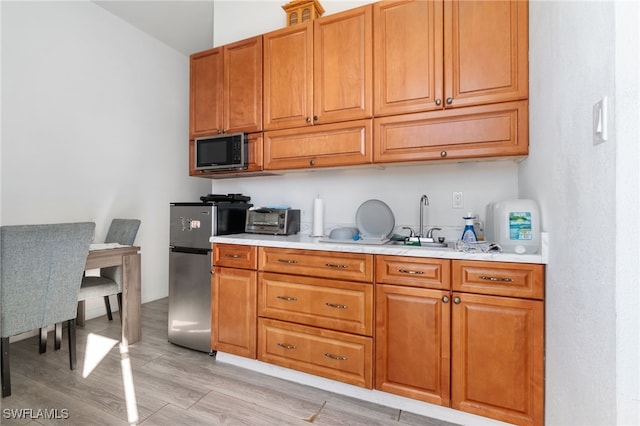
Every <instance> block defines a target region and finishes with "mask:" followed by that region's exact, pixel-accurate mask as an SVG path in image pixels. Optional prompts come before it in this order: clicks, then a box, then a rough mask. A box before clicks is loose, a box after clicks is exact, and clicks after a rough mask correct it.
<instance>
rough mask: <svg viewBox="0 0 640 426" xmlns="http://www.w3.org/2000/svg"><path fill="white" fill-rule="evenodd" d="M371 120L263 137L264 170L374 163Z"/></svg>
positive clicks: (272, 133) (293, 130) (282, 131)
mask: <svg viewBox="0 0 640 426" xmlns="http://www.w3.org/2000/svg"><path fill="white" fill-rule="evenodd" d="M371 127H372V123H371V119H367V120H357V121H348V122H344V123H334V124H323V125H320V126H314V127H311V128H306V129H287V130H276V131H272V132H265V133H264V169H265V170H286V169H305V168H316V167H336V166H352V165H360V164H369V163H371V158H372V155H371V139H372V135H371Z"/></svg>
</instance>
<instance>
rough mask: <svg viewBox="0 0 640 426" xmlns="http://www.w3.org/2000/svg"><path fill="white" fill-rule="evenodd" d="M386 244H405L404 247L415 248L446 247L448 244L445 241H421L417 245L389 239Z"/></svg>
mask: <svg viewBox="0 0 640 426" xmlns="http://www.w3.org/2000/svg"><path fill="white" fill-rule="evenodd" d="M386 245H391V246H405V247H415V248H431V249H448V248H449V244H447V243H437V242H421V243H420V245H419V246H416V245H412V244H405V242H404V241H393V240H392V241H389V242H388V243H387V244H386Z"/></svg>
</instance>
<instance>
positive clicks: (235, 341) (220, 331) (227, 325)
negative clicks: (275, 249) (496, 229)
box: [211, 243, 257, 359]
mask: <svg viewBox="0 0 640 426" xmlns="http://www.w3.org/2000/svg"><path fill="white" fill-rule="evenodd" d="M256 252H257V249H256V247H254V246H245V245H235V244H218V243H215V244H213V254H212V256H213V264H214V267H213V274H212V276H211V306H212V310H211V347H212V348H213V349H215V350H217V351H221V352H227V353H230V354H234V355H239V356H243V357H247V358H253V359H255V358H256V344H257V323H256V322H257V272H256V267H257V256H256Z"/></svg>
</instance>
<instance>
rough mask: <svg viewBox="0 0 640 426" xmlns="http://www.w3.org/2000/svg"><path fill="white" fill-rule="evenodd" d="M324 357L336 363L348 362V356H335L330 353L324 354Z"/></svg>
mask: <svg viewBox="0 0 640 426" xmlns="http://www.w3.org/2000/svg"><path fill="white" fill-rule="evenodd" d="M324 356H326V357H327V358H331V359H335V360H336V361H346V360H347V357H346V356H340V355H334V354H330V353H329V352H327V353H326V354H324Z"/></svg>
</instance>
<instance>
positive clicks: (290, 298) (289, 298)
mask: <svg viewBox="0 0 640 426" xmlns="http://www.w3.org/2000/svg"><path fill="white" fill-rule="evenodd" d="M276 297H277V298H278V299H280V300H285V301H287V302H295V301H297V300H298V298H297V297H290V296H276Z"/></svg>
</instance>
